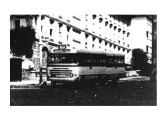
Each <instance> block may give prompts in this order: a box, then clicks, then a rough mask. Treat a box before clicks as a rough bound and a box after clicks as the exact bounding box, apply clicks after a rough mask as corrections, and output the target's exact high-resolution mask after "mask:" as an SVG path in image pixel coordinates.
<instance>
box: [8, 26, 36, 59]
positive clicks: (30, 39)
mask: <svg viewBox="0 0 165 120" xmlns="http://www.w3.org/2000/svg"><path fill="white" fill-rule="evenodd" d="M35 41H36V38H35V31H34V29H32V28H31V27H30V26H27V27H19V28H15V29H11V30H10V49H11V52H12V53H13V54H15V55H16V56H21V55H26V57H28V58H31V57H32V55H33V50H32V45H33V43H34V42H35Z"/></svg>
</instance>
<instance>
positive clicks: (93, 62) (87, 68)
mask: <svg viewBox="0 0 165 120" xmlns="http://www.w3.org/2000/svg"><path fill="white" fill-rule="evenodd" d="M124 65H125V64H124V55H121V54H112V53H106V52H101V51H94V50H82V49H72V50H70V49H54V50H53V51H51V52H49V53H48V59H47V81H49V82H51V84H52V85H53V86H55V85H56V83H66V82H75V83H77V82H85V81H96V82H98V83H100V84H101V83H105V82H106V81H107V80H112V81H117V80H118V79H119V78H120V77H124V76H125V74H126V72H125V67H124Z"/></svg>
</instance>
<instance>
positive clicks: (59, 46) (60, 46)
mask: <svg viewBox="0 0 165 120" xmlns="http://www.w3.org/2000/svg"><path fill="white" fill-rule="evenodd" d="M58 49H66V45H58Z"/></svg>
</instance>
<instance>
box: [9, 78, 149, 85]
mask: <svg viewBox="0 0 165 120" xmlns="http://www.w3.org/2000/svg"><path fill="white" fill-rule="evenodd" d="M127 81H150V77H146V76H136V77H127V78H121V79H120V80H119V82H127ZM48 84H49V83H48ZM38 86H39V80H22V81H16V82H10V88H21V87H23V88H32V87H38Z"/></svg>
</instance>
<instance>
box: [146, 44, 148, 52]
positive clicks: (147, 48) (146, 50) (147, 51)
mask: <svg viewBox="0 0 165 120" xmlns="http://www.w3.org/2000/svg"><path fill="white" fill-rule="evenodd" d="M146 52H147V53H148V45H147V46H146Z"/></svg>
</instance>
